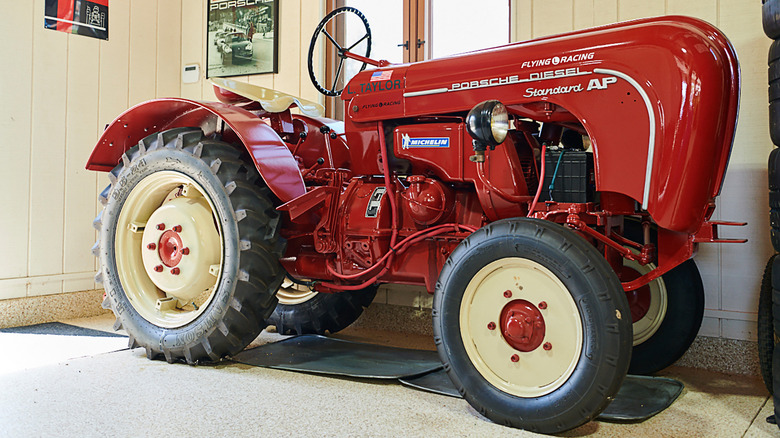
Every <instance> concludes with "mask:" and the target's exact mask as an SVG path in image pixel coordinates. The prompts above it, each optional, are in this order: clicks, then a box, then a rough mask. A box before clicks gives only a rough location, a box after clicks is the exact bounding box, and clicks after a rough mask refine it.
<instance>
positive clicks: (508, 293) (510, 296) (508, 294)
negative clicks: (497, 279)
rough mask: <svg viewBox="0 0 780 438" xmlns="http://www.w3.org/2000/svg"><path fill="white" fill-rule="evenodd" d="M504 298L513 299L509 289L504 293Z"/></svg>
mask: <svg viewBox="0 0 780 438" xmlns="http://www.w3.org/2000/svg"><path fill="white" fill-rule="evenodd" d="M504 298H512V291H511V290H508V289H507V290H506V291H505V292H504Z"/></svg>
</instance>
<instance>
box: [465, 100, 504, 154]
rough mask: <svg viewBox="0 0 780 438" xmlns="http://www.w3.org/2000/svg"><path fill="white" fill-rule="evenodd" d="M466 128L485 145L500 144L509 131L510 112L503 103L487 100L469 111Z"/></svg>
mask: <svg viewBox="0 0 780 438" xmlns="http://www.w3.org/2000/svg"><path fill="white" fill-rule="evenodd" d="M466 130H468V132H469V135H471V136H472V137H473V138H474V139H475V140H477V141H479V142H480V143H482V144H484V145H485V146H491V147H494V146H498V145H499V144H501V143H503V141H504V140H505V139H506V134H507V132H508V131H509V113H507V110H506V107H505V106H504V104H503V103H501V102H499V101H497V100H486V101H484V102H482V103H479V104H477V105H475V106H474V108H472V109H471V111H469V114H468V115H467V116H466Z"/></svg>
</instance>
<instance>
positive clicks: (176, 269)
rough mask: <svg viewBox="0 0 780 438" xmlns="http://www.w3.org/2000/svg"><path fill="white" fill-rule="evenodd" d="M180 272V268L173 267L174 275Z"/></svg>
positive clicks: (172, 272)
mask: <svg viewBox="0 0 780 438" xmlns="http://www.w3.org/2000/svg"><path fill="white" fill-rule="evenodd" d="M179 272H181V270H180V269H179V268H173V269H171V274H172V275H179Z"/></svg>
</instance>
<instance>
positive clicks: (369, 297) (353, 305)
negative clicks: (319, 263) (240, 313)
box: [268, 279, 377, 335]
mask: <svg viewBox="0 0 780 438" xmlns="http://www.w3.org/2000/svg"><path fill="white" fill-rule="evenodd" d="M376 290H377V287H376V286H370V287H367V288H366V289H363V290H359V291H349V292H334V293H320V292H316V291H313V290H312V289H311V288H309V287H308V286H304V285H301V284H296V283H293V282H292V281H291V280H289V279H285V281H284V282H283V283H282V287H281V288H279V291H278V292H277V293H276V297H277V298H278V299H279V304H277V305H276V309H274V313H273V314H271V317H270V318H269V319H268V323H269V324H271V325H274V326H276V331H277V332H279V333H281V334H283V335H305V334H318V335H324V334H325V333H336V332H339V331H341V330H343V329H345V328H347V327H348V326H349V325H350V324H352V323H353V322H355V321H356V320H357V319H358V317H360V315H361V314H362V313H363V309H364V308H366V307H368V305H369V304H371V301H373V300H374V296H376Z"/></svg>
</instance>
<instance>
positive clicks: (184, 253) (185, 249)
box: [181, 248, 190, 255]
mask: <svg viewBox="0 0 780 438" xmlns="http://www.w3.org/2000/svg"><path fill="white" fill-rule="evenodd" d="M181 253H182V255H188V254H189V253H190V249H189V248H182V249H181Z"/></svg>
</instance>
